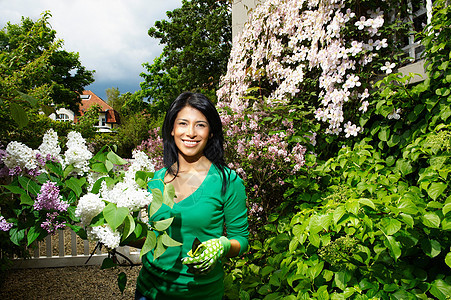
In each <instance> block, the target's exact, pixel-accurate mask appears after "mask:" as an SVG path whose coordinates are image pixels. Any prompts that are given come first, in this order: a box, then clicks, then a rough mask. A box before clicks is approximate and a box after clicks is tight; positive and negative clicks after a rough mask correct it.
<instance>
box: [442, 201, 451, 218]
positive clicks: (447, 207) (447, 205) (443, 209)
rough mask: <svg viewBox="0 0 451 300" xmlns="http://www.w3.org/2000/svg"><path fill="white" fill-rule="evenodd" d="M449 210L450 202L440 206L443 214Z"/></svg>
mask: <svg viewBox="0 0 451 300" xmlns="http://www.w3.org/2000/svg"><path fill="white" fill-rule="evenodd" d="M450 211H451V203H446V204H445V206H443V208H442V212H443V215H444V216H446V214H447V213H449V212H450Z"/></svg>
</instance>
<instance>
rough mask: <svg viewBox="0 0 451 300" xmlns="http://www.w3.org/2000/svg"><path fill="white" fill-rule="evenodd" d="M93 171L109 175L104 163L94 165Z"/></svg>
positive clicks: (92, 166)
mask: <svg viewBox="0 0 451 300" xmlns="http://www.w3.org/2000/svg"><path fill="white" fill-rule="evenodd" d="M91 169H92V171H94V172H97V173H108V170H107V167H106V166H105V163H102V162H96V163H93V164H92V165H91Z"/></svg>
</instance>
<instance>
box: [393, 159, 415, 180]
mask: <svg viewBox="0 0 451 300" xmlns="http://www.w3.org/2000/svg"><path fill="white" fill-rule="evenodd" d="M396 169H397V170H398V171H399V172H401V174H402V175H404V176H406V175H408V174H410V173H412V172H413V167H412V165H411V164H410V162H409V161H407V160H405V159H398V160H397V161H396Z"/></svg>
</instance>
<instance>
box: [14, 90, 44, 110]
mask: <svg viewBox="0 0 451 300" xmlns="http://www.w3.org/2000/svg"><path fill="white" fill-rule="evenodd" d="M17 94H19V96H20V98H22V100H24V101H26V102H28V103H30V105H31V106H36V104H38V101H39V100H38V99H36V98H35V97H32V96H30V95H27V94H25V93H22V92H19V91H17Z"/></svg>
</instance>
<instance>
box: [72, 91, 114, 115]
mask: <svg viewBox="0 0 451 300" xmlns="http://www.w3.org/2000/svg"><path fill="white" fill-rule="evenodd" d="M82 95H90V96H91V97H89V99H82V100H81V104H80V106H79V111H80V116H83V115H84V113H85V111H87V110H88V109H89V108H90V107H91V106H93V105H94V104H97V105H99V106H100V108H101V109H102V112H104V113H105V114H106V122H107V123H119V114H118V113H117V111H115V110H114V109H113V108H112V107H111V106H110V105H108V103H106V102H105V101H103V100H102V98H100V97H99V96H97V95H96V94H94V93H93V92H91V91H83V93H82Z"/></svg>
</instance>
